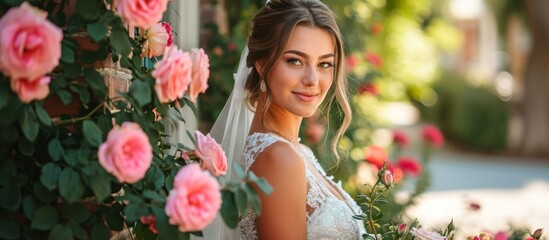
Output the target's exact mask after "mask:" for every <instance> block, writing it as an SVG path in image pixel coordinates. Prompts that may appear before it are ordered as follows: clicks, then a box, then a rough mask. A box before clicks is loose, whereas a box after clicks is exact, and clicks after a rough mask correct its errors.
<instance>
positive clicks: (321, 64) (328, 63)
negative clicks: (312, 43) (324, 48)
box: [318, 62, 334, 68]
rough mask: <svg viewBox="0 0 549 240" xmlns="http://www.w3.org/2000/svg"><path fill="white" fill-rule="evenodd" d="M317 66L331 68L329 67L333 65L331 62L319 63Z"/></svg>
mask: <svg viewBox="0 0 549 240" xmlns="http://www.w3.org/2000/svg"><path fill="white" fill-rule="evenodd" d="M318 66H319V67H320V68H331V67H333V66H334V64H333V63H331V62H321V63H319V64H318Z"/></svg>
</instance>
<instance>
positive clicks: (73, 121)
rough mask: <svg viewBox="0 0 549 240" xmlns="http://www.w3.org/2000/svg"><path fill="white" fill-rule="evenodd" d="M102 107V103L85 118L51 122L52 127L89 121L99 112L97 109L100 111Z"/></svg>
mask: <svg viewBox="0 0 549 240" xmlns="http://www.w3.org/2000/svg"><path fill="white" fill-rule="evenodd" d="M102 107H103V103H101V104H98V105H97V107H95V108H94V109H93V110H91V112H89V113H88V114H86V115H85V116H82V117H76V118H69V119H65V120H52V122H53V125H55V126H63V125H69V124H75V123H77V122H80V121H84V120H86V119H89V118H90V117H91V116H92V115H93V114H94V113H95V112H97V111H99V109H101V108H102Z"/></svg>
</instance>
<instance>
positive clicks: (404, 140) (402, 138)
mask: <svg viewBox="0 0 549 240" xmlns="http://www.w3.org/2000/svg"><path fill="white" fill-rule="evenodd" d="M393 142H394V143H396V145H397V146H399V147H406V146H408V144H409V141H408V136H407V135H406V133H404V132H402V131H399V130H395V131H393Z"/></svg>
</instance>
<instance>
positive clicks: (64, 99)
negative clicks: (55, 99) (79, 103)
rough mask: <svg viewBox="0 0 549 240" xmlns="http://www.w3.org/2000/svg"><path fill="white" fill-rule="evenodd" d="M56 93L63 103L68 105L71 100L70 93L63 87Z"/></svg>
mask: <svg viewBox="0 0 549 240" xmlns="http://www.w3.org/2000/svg"><path fill="white" fill-rule="evenodd" d="M56 93H57V96H59V98H60V99H61V101H62V102H63V104H65V106H67V105H69V104H70V103H71V102H72V95H71V94H70V93H69V92H67V91H65V90H63V89H59V90H57V92H56Z"/></svg>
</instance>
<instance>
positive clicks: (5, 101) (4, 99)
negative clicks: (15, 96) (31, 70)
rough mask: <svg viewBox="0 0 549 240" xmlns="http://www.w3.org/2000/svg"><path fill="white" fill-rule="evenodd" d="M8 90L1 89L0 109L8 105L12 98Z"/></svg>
mask: <svg viewBox="0 0 549 240" xmlns="http://www.w3.org/2000/svg"><path fill="white" fill-rule="evenodd" d="M8 94H9V92H8V89H7V88H3V87H0V109H2V108H3V107H5V106H6V105H8V101H9V99H10V96H9V95H8Z"/></svg>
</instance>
